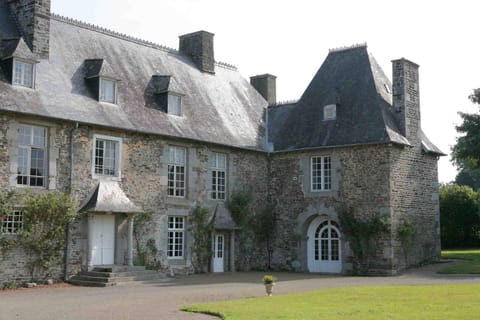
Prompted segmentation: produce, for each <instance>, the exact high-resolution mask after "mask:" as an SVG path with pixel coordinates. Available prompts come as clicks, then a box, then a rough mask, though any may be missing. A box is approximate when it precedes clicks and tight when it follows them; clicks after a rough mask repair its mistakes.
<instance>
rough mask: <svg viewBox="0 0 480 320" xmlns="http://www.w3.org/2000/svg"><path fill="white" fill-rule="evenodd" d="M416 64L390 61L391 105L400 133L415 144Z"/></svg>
mask: <svg viewBox="0 0 480 320" xmlns="http://www.w3.org/2000/svg"><path fill="white" fill-rule="evenodd" d="M418 67H419V66H418V65H417V64H415V63H413V62H411V61H409V60H407V59H404V58H402V59H398V60H393V61H392V69H393V71H392V86H393V88H392V89H393V107H394V109H395V117H396V118H397V122H398V124H399V129H400V131H401V133H402V134H403V135H404V136H405V137H406V138H407V139H408V140H409V141H410V143H412V144H414V145H417V143H419V141H420V135H419V131H420V129H421V126H420V91H419V80H418Z"/></svg>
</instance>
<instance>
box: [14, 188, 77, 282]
mask: <svg viewBox="0 0 480 320" xmlns="http://www.w3.org/2000/svg"><path fill="white" fill-rule="evenodd" d="M76 208H77V202H76V201H75V200H73V199H72V198H71V196H70V195H68V194H63V193H60V192H49V193H46V194H40V195H36V196H34V195H27V196H26V197H25V198H24V201H23V208H22V212H23V229H22V231H20V233H19V235H18V237H17V240H16V241H17V243H18V245H19V246H20V247H21V248H23V249H24V250H25V252H26V253H27V255H28V257H29V262H28V267H29V271H30V276H31V278H32V281H33V280H35V279H36V276H37V272H39V271H47V272H48V271H49V270H50V269H51V268H52V267H53V266H55V265H58V264H60V263H61V260H62V258H63V255H64V253H63V249H64V247H65V241H66V237H65V230H66V228H67V226H68V225H69V224H70V223H71V222H73V220H74V219H75V218H76V217H77V212H76Z"/></svg>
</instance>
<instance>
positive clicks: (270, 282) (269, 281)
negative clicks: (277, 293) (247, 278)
mask: <svg viewBox="0 0 480 320" xmlns="http://www.w3.org/2000/svg"><path fill="white" fill-rule="evenodd" d="M275 281H277V278H276V277H274V276H272V275H270V274H267V275H265V276H263V284H264V285H265V291H266V292H267V295H268V296H271V295H272V289H273V286H274V285H275Z"/></svg>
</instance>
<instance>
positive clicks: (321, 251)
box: [314, 220, 340, 261]
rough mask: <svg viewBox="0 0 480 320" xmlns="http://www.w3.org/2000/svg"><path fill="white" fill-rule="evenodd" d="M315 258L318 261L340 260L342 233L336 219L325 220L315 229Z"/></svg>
mask: <svg viewBox="0 0 480 320" xmlns="http://www.w3.org/2000/svg"><path fill="white" fill-rule="evenodd" d="M314 259H315V260H317V261H318V260H321V261H338V260H340V233H339V231H338V225H337V223H336V222H335V221H331V220H327V221H324V222H322V223H320V225H319V226H318V227H317V229H316V230H315V239H314Z"/></svg>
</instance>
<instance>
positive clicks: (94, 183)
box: [0, 0, 442, 280]
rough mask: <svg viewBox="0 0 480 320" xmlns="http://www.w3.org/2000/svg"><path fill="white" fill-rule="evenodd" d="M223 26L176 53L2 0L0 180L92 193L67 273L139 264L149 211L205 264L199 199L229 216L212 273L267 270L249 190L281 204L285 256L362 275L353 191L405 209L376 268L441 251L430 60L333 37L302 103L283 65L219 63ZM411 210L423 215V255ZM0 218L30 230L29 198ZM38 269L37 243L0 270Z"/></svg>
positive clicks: (391, 214) (168, 240) (216, 216)
mask: <svg viewBox="0 0 480 320" xmlns="http://www.w3.org/2000/svg"><path fill="white" fill-rule="evenodd" d="M213 39H214V35H213V34H211V33H209V32H205V31H199V32H194V33H190V34H186V35H182V36H180V37H179V49H178V50H174V49H169V48H166V47H163V46H160V45H157V44H154V43H151V42H147V41H143V40H140V39H136V38H132V37H129V36H126V35H121V34H118V33H115V32H112V31H110V30H106V29H103V28H100V27H97V26H93V25H90V24H86V23H83V22H80V21H76V20H73V19H69V18H65V17H62V16H58V15H55V14H51V13H50V0H0V63H1V70H0V124H1V126H0V159H1V162H0V187H1V188H2V189H3V190H13V191H14V192H15V193H16V194H21V193H22V192H24V191H25V190H28V191H29V192H33V193H35V192H36V193H43V192H51V191H53V190H56V191H61V192H66V193H69V192H71V194H72V195H73V197H74V198H75V199H76V200H78V201H79V203H80V204H81V205H80V207H79V210H80V211H81V212H83V213H84V214H83V215H82V216H81V218H80V219H78V221H76V223H75V228H72V231H71V233H70V235H69V241H68V243H69V244H68V248H67V250H66V252H67V257H66V268H65V271H66V273H67V274H66V276H67V277H69V276H71V275H74V274H76V273H77V272H79V271H80V270H90V269H92V268H93V267H94V266H102V265H132V262H133V261H134V259H135V255H136V252H135V246H134V244H133V240H132V233H133V223H134V219H135V217H136V216H139V215H142V214H143V213H144V212H147V211H148V212H151V213H152V216H153V221H152V223H151V225H150V228H149V231H148V233H146V234H145V235H144V236H145V239H150V238H151V239H154V241H155V245H156V247H157V248H158V253H157V259H158V261H160V262H161V263H162V265H163V266H165V267H166V268H169V269H170V270H173V271H174V272H191V270H192V261H191V257H192V250H191V248H192V241H193V239H192V236H191V229H190V227H189V224H190V220H189V217H190V216H191V213H192V210H193V209H194V208H195V207H197V206H200V207H204V208H208V209H209V210H210V214H211V223H212V224H213V226H214V232H213V233H212V235H211V239H212V240H211V241H212V247H213V248H214V250H213V252H214V253H213V256H212V259H211V263H210V265H209V270H210V271H212V272H226V271H235V270H251V269H259V268H262V267H264V264H263V263H264V261H265V257H264V255H265V253H264V252H263V251H261V250H254V249H252V251H251V252H250V253H246V252H245V250H243V251H242V250H240V248H241V247H242V243H241V241H240V240H239V239H240V238H239V237H238V234H239V232H241V230H239V229H238V225H236V224H235V222H234V221H233V220H232V217H231V215H230V213H229V211H228V209H227V208H226V206H225V201H226V200H228V199H229V197H231V195H232V193H234V192H236V191H239V190H250V192H251V194H252V196H253V201H252V207H253V208H254V210H261V209H262V208H265V206H267V205H270V206H271V207H273V208H274V211H275V214H276V222H277V223H276V227H275V230H274V240H273V243H272V257H271V265H272V267H273V268H274V269H276V270H292V271H301V272H326V273H340V274H347V273H349V272H351V271H352V256H353V251H352V244H351V243H349V241H348V239H347V237H346V235H345V234H344V231H343V230H342V227H341V225H340V222H339V217H338V210H339V208H340V207H342V206H343V207H348V208H353V210H354V212H355V214H358V215H370V214H377V215H381V216H383V217H385V218H386V219H387V220H388V221H389V224H390V229H389V231H388V234H386V235H385V236H383V237H382V240H381V243H380V246H379V248H378V249H377V252H376V253H375V263H374V264H372V266H371V269H372V270H371V272H372V273H381V274H396V273H398V272H399V271H401V270H403V269H405V268H406V267H408V266H410V265H415V264H418V263H420V262H422V261H425V260H430V259H438V258H439V254H440V235H439V233H440V221H439V203H438V201H439V200H438V179H437V160H438V157H439V156H441V155H442V152H441V151H440V150H439V149H438V148H437V147H436V146H435V145H433V144H432V143H431V142H430V141H429V139H428V138H427V137H426V136H425V134H424V133H423V132H422V129H421V123H420V103H419V77H418V65H416V64H415V63H413V62H410V61H408V60H406V59H403V58H402V59H398V60H394V61H392V64H393V68H392V70H393V74H392V82H390V80H389V79H388V77H387V76H386V75H385V73H384V71H383V70H382V69H381V68H380V67H379V65H378V64H377V62H376V61H375V59H374V58H373V56H372V55H371V54H370V53H369V52H368V51H367V46H366V45H357V46H353V47H348V48H343V49H335V50H331V51H330V52H329V53H328V56H327V57H326V59H325V61H324V62H323V64H322V65H321V67H320V69H319V70H318V72H317V73H316V75H315V76H314V78H313V79H312V81H311V82H310V84H309V86H308V87H307V88H306V90H305V92H304V93H303V95H302V96H301V97H300V99H299V100H298V101H297V102H289V103H277V101H276V92H275V90H276V89H275V79H276V78H275V76H272V75H270V74H264V75H258V76H254V77H251V78H250V81H247V80H246V79H244V78H243V77H242V76H241V75H240V73H239V72H238V71H237V69H236V68H235V67H233V66H231V65H228V64H225V63H220V62H216V61H215V59H214V44H213ZM405 221H407V222H409V223H412V224H413V225H414V226H415V227H416V230H417V233H416V236H415V239H414V243H413V245H412V248H411V249H410V250H408V252H406V250H405V248H404V247H403V246H402V242H401V241H400V240H399V238H398V235H397V229H398V227H399V225H400V224H401V223H404V222H405ZM0 227H1V232H0V236H1V237H15V234H16V233H17V232H18V231H19V230H21V228H22V210H21V207H18V208H17V209H16V210H14V212H9V213H6V215H5V216H4V218H3V219H2V221H0ZM64 267H65V266H58V270H59V277H62V276H63V275H62V272H63V270H64ZM25 268H26V267H25V255H24V253H22V252H21V250H19V249H18V250H13V251H11V252H9V253H7V254H5V255H2V260H1V261H0V280H4V279H12V278H22V277H27V271H26V270H25Z"/></svg>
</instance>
